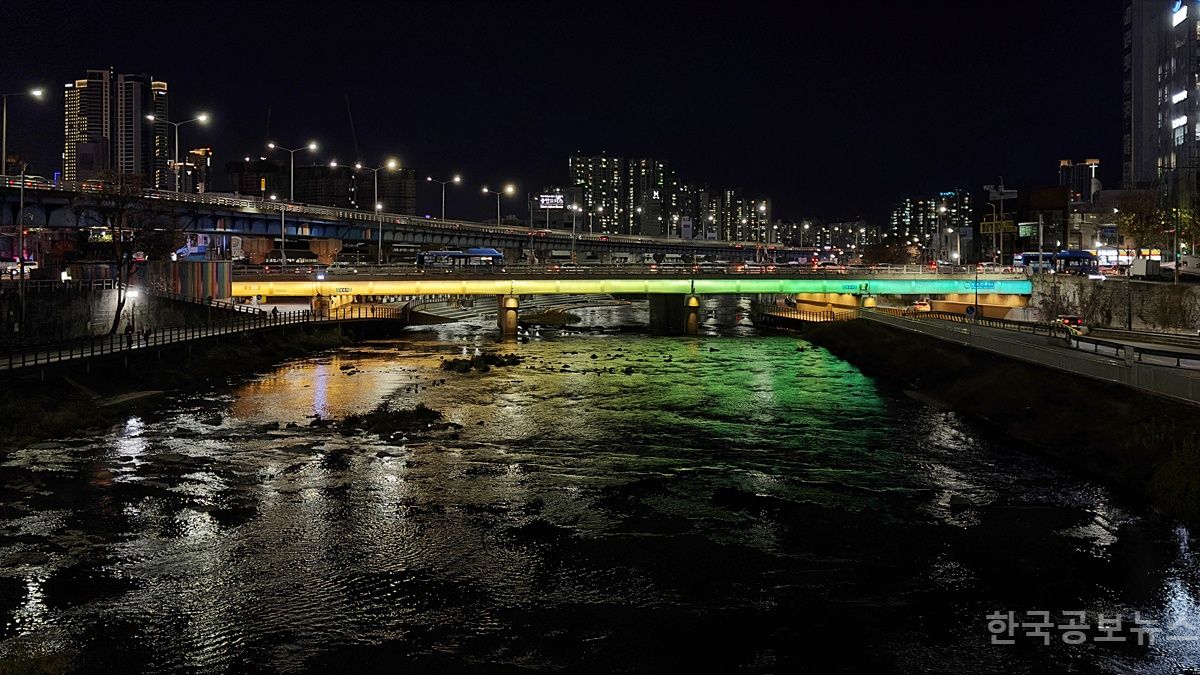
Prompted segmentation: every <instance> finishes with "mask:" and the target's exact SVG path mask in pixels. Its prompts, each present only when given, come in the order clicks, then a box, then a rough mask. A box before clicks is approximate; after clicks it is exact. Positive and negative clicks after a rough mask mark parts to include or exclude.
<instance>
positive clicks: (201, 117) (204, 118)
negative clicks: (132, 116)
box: [146, 113, 208, 192]
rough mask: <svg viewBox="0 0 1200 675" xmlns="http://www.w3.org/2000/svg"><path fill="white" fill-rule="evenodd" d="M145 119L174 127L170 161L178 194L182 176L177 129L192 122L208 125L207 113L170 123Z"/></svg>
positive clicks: (149, 116)
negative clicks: (172, 152) (173, 150)
mask: <svg viewBox="0 0 1200 675" xmlns="http://www.w3.org/2000/svg"><path fill="white" fill-rule="evenodd" d="M146 119H148V120H150V121H151V122H162V123H164V124H170V125H171V126H173V127H175V158H174V160H172V161H173V164H174V167H173V168H174V169H175V170H174V171H173V173H174V174H175V191H176V192H180V189H179V183H180V182H181V181H180V178H181V177H182V176H181V175H180V173H179V127H181V126H183V125H185V124H191V123H192V122H199V123H201V124H208V113H200V114H199V115H196V116H195V117H193V118H192V119H190V120H184V121H182V122H172V121H171V120H160V119H158V118H157V117H156V116H154V115H146Z"/></svg>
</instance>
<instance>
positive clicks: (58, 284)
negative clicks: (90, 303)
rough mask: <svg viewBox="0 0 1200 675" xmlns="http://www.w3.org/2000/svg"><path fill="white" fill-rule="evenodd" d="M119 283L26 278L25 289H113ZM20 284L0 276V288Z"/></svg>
mask: <svg viewBox="0 0 1200 675" xmlns="http://www.w3.org/2000/svg"><path fill="white" fill-rule="evenodd" d="M118 283H120V282H118V281H117V280H116V279H79V280H75V279H71V280H68V281H54V280H52V279H26V280H25V290H26V291H79V290H87V289H97V288H98V289H113V288H116V287H117V284H118ZM20 285H21V280H20V279H8V278H4V277H0V290H11V289H16V288H18V287H19V286H20Z"/></svg>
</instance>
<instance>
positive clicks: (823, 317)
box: [750, 302, 858, 323]
mask: <svg viewBox="0 0 1200 675" xmlns="http://www.w3.org/2000/svg"><path fill="white" fill-rule="evenodd" d="M750 311H751V313H753V315H754V316H755V318H756V320H761V319H763V318H764V317H781V318H785V319H795V320H797V321H807V322H809V323H828V322H831V321H850V320H852V319H857V318H858V310H857V309H844V310H833V309H826V310H807V309H795V308H792V307H784V306H780V305H772V304H767V303H760V302H752V303H750Z"/></svg>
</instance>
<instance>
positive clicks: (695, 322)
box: [683, 295, 700, 335]
mask: <svg viewBox="0 0 1200 675" xmlns="http://www.w3.org/2000/svg"><path fill="white" fill-rule="evenodd" d="M683 333H684V335H699V334H700V297H699V296H696V295H689V296H687V300H685V301H684V305H683Z"/></svg>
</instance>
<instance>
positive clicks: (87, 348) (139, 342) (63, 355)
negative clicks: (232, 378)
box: [0, 303, 411, 371]
mask: <svg viewBox="0 0 1200 675" xmlns="http://www.w3.org/2000/svg"><path fill="white" fill-rule="evenodd" d="M410 313H411V307H410V305H409V304H408V303H406V304H405V305H403V306H400V307H379V306H365V305H353V306H348V307H340V308H338V309H334V310H330V311H329V312H328V313H327V314H319V313H318V314H314V313H313V312H312V311H311V310H303V311H293V312H278V311H274V312H270V313H265V312H264V313H261V314H245V315H242V316H237V317H234V318H231V319H229V320H225V321H214V322H211V323H207V324H203V325H200V326H180V327H173V328H159V329H150V330H144V331H126V332H125V333H124V334H119V335H102V336H93V337H90V338H83V339H80V340H73V341H71V342H65V343H60V344H56V345H47V346H43V347H40V348H37V349H22V350H16V351H11V352H8V353H6V354H2V355H0V370H10V371H11V370H16V369H19V368H24V367H28V366H37V365H47V364H51V363H59V362H62V361H70V360H78V359H86V358H92V357H95V356H103V355H106V354H121V353H129V352H133V351H137V350H144V349H148V348H150V347H159V346H164V345H172V344H180V343H185V342H189V341H192V340H199V339H204V338H210V337H219V336H222V335H234V334H241V333H247V332H252V331H258V330H263V329H268V328H275V327H279V326H293V325H319V324H328V323H340V322H345V321H374V320H380V319H392V320H404V321H407V320H408V317H409V315H410Z"/></svg>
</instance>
